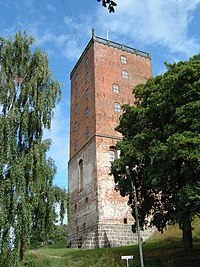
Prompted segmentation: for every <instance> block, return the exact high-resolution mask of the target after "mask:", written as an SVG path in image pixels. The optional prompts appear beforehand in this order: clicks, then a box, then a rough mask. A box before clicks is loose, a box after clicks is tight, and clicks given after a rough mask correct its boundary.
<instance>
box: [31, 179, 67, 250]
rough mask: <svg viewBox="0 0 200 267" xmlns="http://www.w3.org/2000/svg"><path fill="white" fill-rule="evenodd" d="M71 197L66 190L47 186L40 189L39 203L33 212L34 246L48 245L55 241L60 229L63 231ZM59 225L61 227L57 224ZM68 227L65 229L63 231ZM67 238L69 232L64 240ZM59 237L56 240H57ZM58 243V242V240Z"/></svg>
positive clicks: (32, 242)
mask: <svg viewBox="0 0 200 267" xmlns="http://www.w3.org/2000/svg"><path fill="white" fill-rule="evenodd" d="M68 204H69V197H68V193H67V191H66V189H62V188H60V187H58V186H52V185H49V184H47V185H46V188H41V189H40V195H39V201H38V203H37V205H36V206H34V209H33V212H32V229H31V238H30V243H31V245H32V246H34V245H40V244H41V243H43V244H47V243H48V241H49V239H54V237H55V235H56V233H55V232H56V231H58V229H59V227H60V229H62V226H63V220H64V216H65V215H67V216H68V217H69V214H67V213H68V210H69V209H68ZM58 223H59V226H57V224H58ZM64 229H66V227H65V228H64V227H63V231H64ZM66 238H67V231H66V232H65V235H63V237H62V239H66ZM57 239H58V237H57V238H56V240H57ZM57 241H58V240H57Z"/></svg>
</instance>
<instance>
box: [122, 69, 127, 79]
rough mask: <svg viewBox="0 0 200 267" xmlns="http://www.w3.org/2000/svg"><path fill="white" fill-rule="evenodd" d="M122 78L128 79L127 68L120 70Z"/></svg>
mask: <svg viewBox="0 0 200 267" xmlns="http://www.w3.org/2000/svg"><path fill="white" fill-rule="evenodd" d="M122 78H123V79H128V71H127V70H122Z"/></svg>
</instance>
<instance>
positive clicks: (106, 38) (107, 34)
mask: <svg viewBox="0 0 200 267" xmlns="http://www.w3.org/2000/svg"><path fill="white" fill-rule="evenodd" d="M106 40H108V30H107V33H106Z"/></svg>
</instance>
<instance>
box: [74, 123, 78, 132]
mask: <svg viewBox="0 0 200 267" xmlns="http://www.w3.org/2000/svg"><path fill="white" fill-rule="evenodd" d="M77 129H78V122H77V121H76V122H75V123H74V131H75V132H76V131H77Z"/></svg>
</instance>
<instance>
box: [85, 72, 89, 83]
mask: <svg viewBox="0 0 200 267" xmlns="http://www.w3.org/2000/svg"><path fill="white" fill-rule="evenodd" d="M88 80H89V77H88V73H86V75H85V82H86V83H87V82H88Z"/></svg>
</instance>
